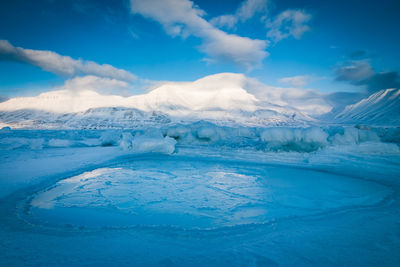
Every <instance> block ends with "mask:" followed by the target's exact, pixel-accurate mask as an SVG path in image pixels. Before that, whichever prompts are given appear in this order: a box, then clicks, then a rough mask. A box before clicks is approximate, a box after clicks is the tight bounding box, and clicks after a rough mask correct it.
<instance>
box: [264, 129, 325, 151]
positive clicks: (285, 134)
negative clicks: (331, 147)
mask: <svg viewBox="0 0 400 267" xmlns="http://www.w3.org/2000/svg"><path fill="white" fill-rule="evenodd" d="M328 136H329V135H328V134H327V133H326V132H325V131H324V130H322V129H321V128H319V127H310V128H286V127H275V128H267V129H265V130H264V131H263V132H262V133H261V140H262V141H264V142H266V145H267V149H270V150H275V151H299V152H310V151H315V150H318V149H319V148H321V147H324V146H326V144H327V138H328Z"/></svg>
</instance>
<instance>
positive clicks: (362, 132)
mask: <svg viewBox="0 0 400 267" xmlns="http://www.w3.org/2000/svg"><path fill="white" fill-rule="evenodd" d="M379 141H380V138H379V136H378V135H377V133H375V132H373V131H371V130H368V129H357V128H355V127H347V128H344V131H343V134H340V133H337V134H335V135H334V136H333V138H332V141H331V142H332V144H333V145H348V144H359V143H362V142H379Z"/></svg>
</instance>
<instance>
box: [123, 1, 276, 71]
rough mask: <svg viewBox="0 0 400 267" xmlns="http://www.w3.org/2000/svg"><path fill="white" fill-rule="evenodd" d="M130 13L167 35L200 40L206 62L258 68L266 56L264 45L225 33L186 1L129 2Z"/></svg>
mask: <svg viewBox="0 0 400 267" xmlns="http://www.w3.org/2000/svg"><path fill="white" fill-rule="evenodd" d="M131 10H132V13H134V14H141V15H142V16H144V17H146V18H151V19H153V20H155V21H157V22H159V23H160V24H161V25H162V26H163V27H164V29H165V31H166V32H167V33H168V34H169V35H171V36H181V37H183V38H185V37H187V36H189V35H193V36H196V37H199V38H201V39H202V40H203V44H202V45H201V46H200V50H201V51H202V52H204V53H206V54H207V55H208V56H209V57H211V58H210V59H208V60H209V61H225V62H233V63H235V64H238V65H241V66H245V67H246V68H248V69H251V68H254V67H258V66H260V65H261V62H262V60H263V59H264V58H265V57H266V56H267V55H268V53H267V52H266V51H265V49H266V47H267V44H268V42H267V41H265V40H253V39H250V38H246V37H241V36H238V35H234V34H228V33H226V32H224V31H221V30H219V29H217V28H216V27H214V26H213V25H212V24H211V23H209V22H208V21H207V20H205V19H204V18H203V16H204V15H205V12H204V11H203V10H201V9H199V8H198V7H197V6H195V5H194V3H193V2H192V1H190V0H146V1H142V0H131Z"/></svg>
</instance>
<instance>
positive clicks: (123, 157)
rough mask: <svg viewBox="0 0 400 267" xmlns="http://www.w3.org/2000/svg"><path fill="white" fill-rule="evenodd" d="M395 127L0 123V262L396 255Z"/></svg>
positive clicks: (380, 258)
mask: <svg viewBox="0 0 400 267" xmlns="http://www.w3.org/2000/svg"><path fill="white" fill-rule="evenodd" d="M397 138H398V133H397V129H392V128H368V127H354V126H348V127H342V126H329V127H316V126H313V127H305V128H304V127H302V128H288V127H279V128H276V127H275V128H252V127H239V126H238V127H226V126H224V127H223V126H219V127H217V126H215V125H213V124H211V123H207V122H199V123H194V124H177V125H168V126H165V127H162V128H160V129H156V128H148V129H146V130H124V131H122V130H121V131H120V130H106V131H100V130H92V131H91V130H68V131H67V130H66V131H61V130H54V131H39V130H9V129H3V130H1V132H0V148H1V150H0V188H1V191H0V218H1V220H0V224H1V226H0V251H1V253H0V263H1V265H3V266H15V265H26V264H29V265H52V266H54V265H78V264H79V265H91V266H92V265H142V266H144V265H146V266H149V265H163V266H165V265H167V266H175V265H178V266H182V265H185V266H187V265H199V266H204V265H223V266H227V265H255V266H265V265H267V266H270V265H272V266H274V265H302V266H309V265H363V266H365V265H367V266H371V265H380V266H398V265H399V264H400V256H399V254H398V251H400V231H399V229H400V202H399V201H400V194H399V193H400V180H399V174H400V164H399V163H400V150H399V146H398V139H397Z"/></svg>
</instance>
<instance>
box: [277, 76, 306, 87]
mask: <svg viewBox="0 0 400 267" xmlns="http://www.w3.org/2000/svg"><path fill="white" fill-rule="evenodd" d="M310 78H311V76H309V75H299V76H293V77H286V78H282V79H279V81H278V82H280V83H284V84H288V85H290V86H292V87H303V86H305V85H306V84H307V83H308V82H309V80H310Z"/></svg>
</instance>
